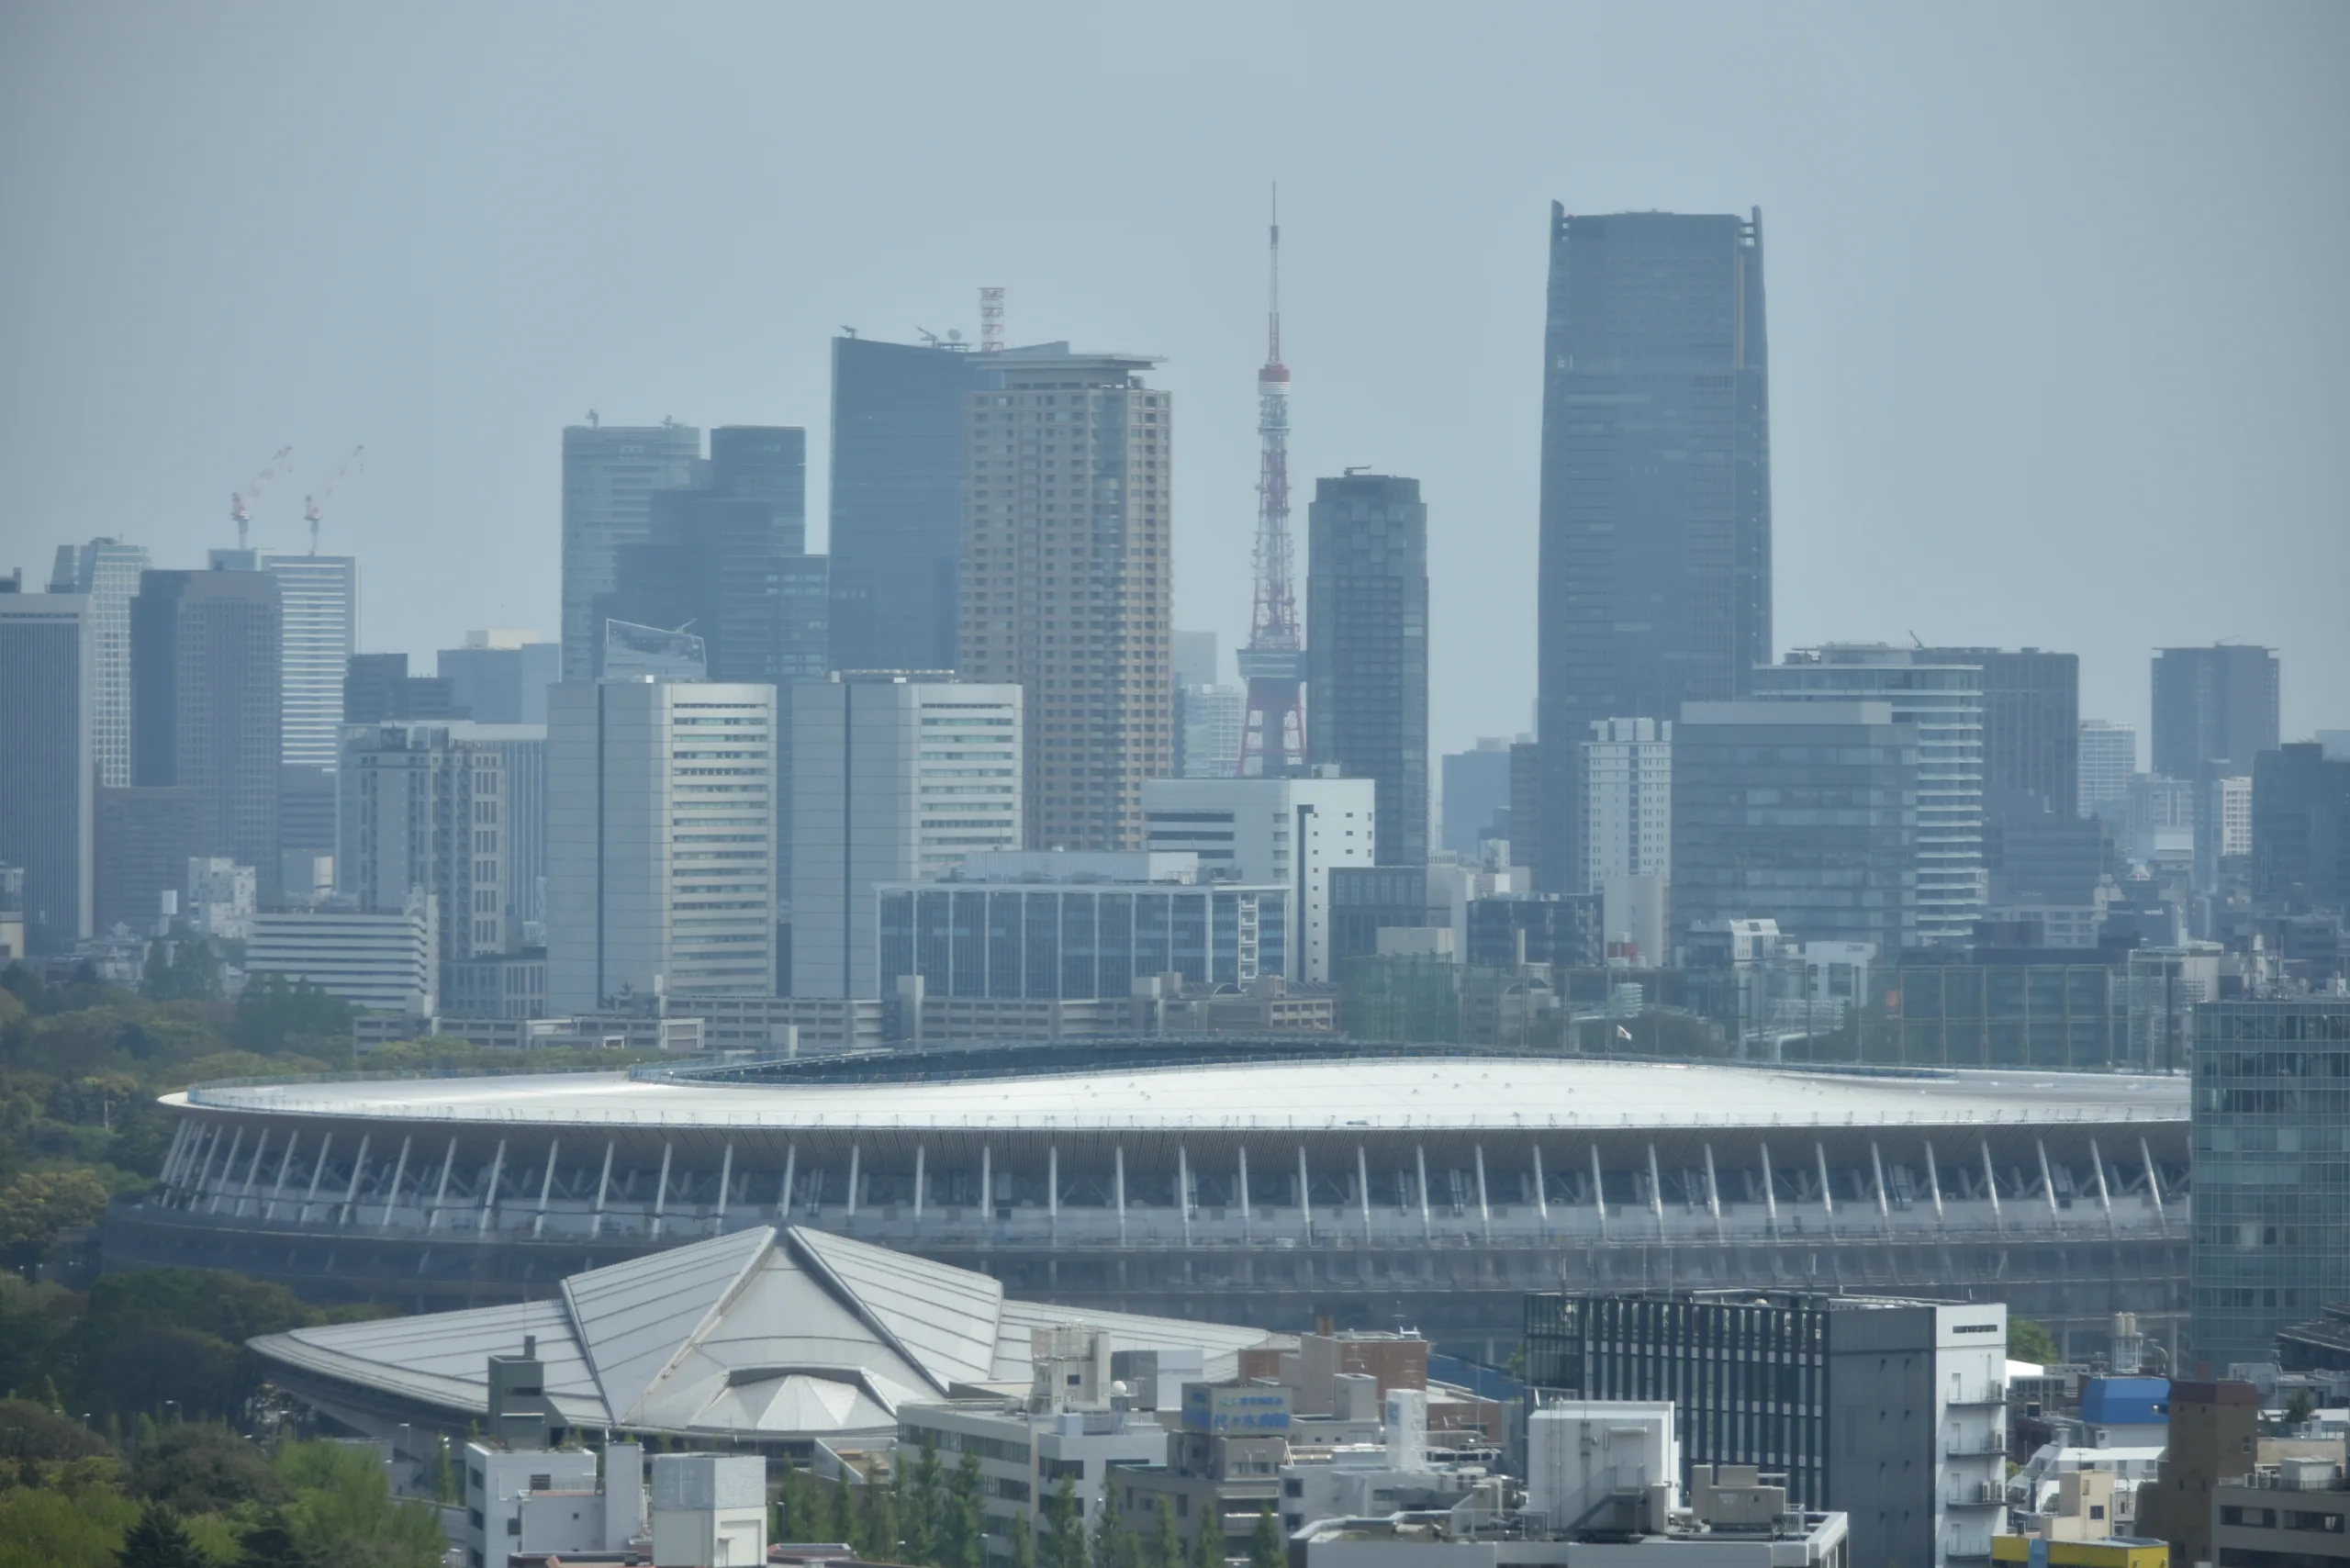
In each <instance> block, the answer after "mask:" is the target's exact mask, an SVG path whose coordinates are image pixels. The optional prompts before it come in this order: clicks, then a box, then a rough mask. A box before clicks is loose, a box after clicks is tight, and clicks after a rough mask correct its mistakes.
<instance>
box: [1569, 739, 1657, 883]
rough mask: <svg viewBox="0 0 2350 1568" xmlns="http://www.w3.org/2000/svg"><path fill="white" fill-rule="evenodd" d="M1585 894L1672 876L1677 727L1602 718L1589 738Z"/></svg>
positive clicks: (1585, 791) (1585, 760) (1585, 765)
mask: <svg viewBox="0 0 2350 1568" xmlns="http://www.w3.org/2000/svg"><path fill="white" fill-rule="evenodd" d="M1581 873H1582V874H1581V876H1580V878H1579V885H1578V886H1577V887H1576V889H1575V891H1577V892H1579V893H1604V892H1606V890H1607V884H1608V882H1609V880H1610V879H1616V878H1622V877H1666V878H1669V877H1671V876H1672V875H1673V724H1672V722H1671V721H1670V720H1659V719H1602V720H1600V721H1599V722H1596V723H1595V724H1593V725H1592V726H1591V738H1590V739H1589V740H1587V741H1585V742H1583V866H1582V868H1581Z"/></svg>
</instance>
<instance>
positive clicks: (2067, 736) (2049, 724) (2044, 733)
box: [1920, 648, 2081, 817]
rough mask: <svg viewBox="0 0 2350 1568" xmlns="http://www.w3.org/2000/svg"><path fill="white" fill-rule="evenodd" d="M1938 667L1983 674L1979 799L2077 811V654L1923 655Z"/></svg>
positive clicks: (1936, 651) (1938, 651) (1950, 651)
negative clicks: (2015, 798)
mask: <svg viewBox="0 0 2350 1568" xmlns="http://www.w3.org/2000/svg"><path fill="white" fill-rule="evenodd" d="M1920 651H1921V652H1922V654H1923V655H1925V656H1926V657H1928V658H1930V659H1932V660H1933V661H1934V662H1936V663H1938V664H1952V665H1974V666H1975V667H1977V668H1978V669H1980V670H1982V672H1983V793H1984V795H1985V798H1986V799H1997V797H1999V796H2002V795H2009V794H2016V795H2037V796H2039V797H2041V798H2042V800H2043V801H2046V802H2047V809H2048V810H2049V811H2052V812H2055V813H2056V814H2057V815H2058V816H2060V817H2070V816H2077V815H2078V814H2080V810H2081V790H2080V726H2081V655H2078V654H2051V653H2045V652H2043V651H2042V650H2041V649H2039V648H2024V649H2022V650H2020V651H2017V650H2009V649H2000V648H1927V649H1923V650H1920Z"/></svg>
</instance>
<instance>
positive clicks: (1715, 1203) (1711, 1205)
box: [1706, 1138, 1722, 1241]
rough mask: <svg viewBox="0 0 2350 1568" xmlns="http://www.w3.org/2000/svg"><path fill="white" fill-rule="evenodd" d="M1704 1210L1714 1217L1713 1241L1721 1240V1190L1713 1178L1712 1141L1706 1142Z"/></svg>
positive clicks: (1718, 1183)
mask: <svg viewBox="0 0 2350 1568" xmlns="http://www.w3.org/2000/svg"><path fill="white" fill-rule="evenodd" d="M1706 1209H1707V1212H1708V1213H1709V1214H1711V1215H1713V1216H1714V1239H1715V1240H1716V1241H1719V1240H1720V1239H1721V1238H1722V1188H1721V1183H1720V1182H1718V1181H1716V1180H1715V1178H1714V1145H1713V1140H1712V1139H1711V1138H1708V1139H1707V1140H1706Z"/></svg>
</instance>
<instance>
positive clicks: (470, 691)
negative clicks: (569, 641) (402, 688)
mask: <svg viewBox="0 0 2350 1568" xmlns="http://www.w3.org/2000/svg"><path fill="white" fill-rule="evenodd" d="M433 673H434V674H435V675H437V676H439V677H440V678H442V680H445V681H447V682H448V683H449V700H450V703H451V705H452V706H454V707H458V708H463V709H464V710H465V711H467V712H469V713H471V714H472V715H473V716H474V722H476V723H478V724H543V723H545V722H547V688H548V687H550V686H553V685H554V683H555V682H556V681H558V680H561V679H562V678H563V647H562V645H561V644H556V643H542V642H540V641H539V634H538V633H535V632H515V631H485V632H468V633H465V645H464V647H462V648H442V650H441V651H440V653H439V654H438V655H436V660H435V664H434V666H433Z"/></svg>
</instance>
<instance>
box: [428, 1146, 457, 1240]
mask: <svg viewBox="0 0 2350 1568" xmlns="http://www.w3.org/2000/svg"><path fill="white" fill-rule="evenodd" d="M456 1163H457V1140H456V1139H455V1138H453V1137H452V1138H451V1139H450V1140H449V1152H448V1153H446V1154H444V1155H442V1157H441V1183H440V1185H439V1186H437V1187H435V1188H433V1189H432V1212H431V1214H429V1215H425V1216H424V1233H425V1234H426V1235H427V1236H430V1235H431V1234H432V1233H433V1232H434V1231H436V1230H438V1229H440V1228H441V1207H442V1204H446V1203H447V1202H448V1201H449V1172H450V1171H451V1170H453V1169H454V1168H455V1166H456Z"/></svg>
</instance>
